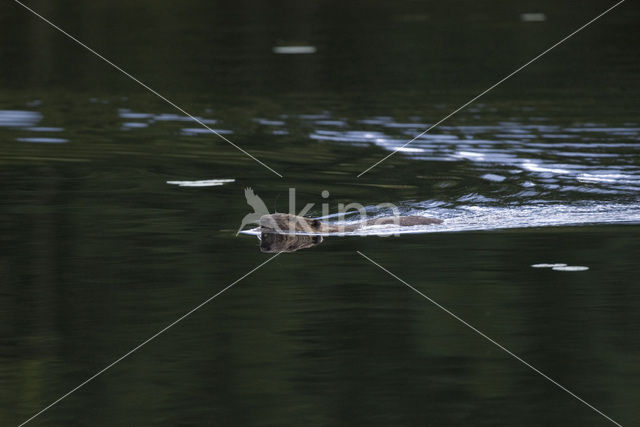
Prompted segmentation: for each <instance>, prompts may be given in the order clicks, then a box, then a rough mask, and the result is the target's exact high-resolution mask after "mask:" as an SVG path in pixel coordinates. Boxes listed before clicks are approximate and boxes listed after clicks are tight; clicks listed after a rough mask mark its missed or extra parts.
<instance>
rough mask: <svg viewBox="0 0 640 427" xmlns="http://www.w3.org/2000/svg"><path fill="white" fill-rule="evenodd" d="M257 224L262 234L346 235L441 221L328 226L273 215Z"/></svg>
mask: <svg viewBox="0 0 640 427" xmlns="http://www.w3.org/2000/svg"><path fill="white" fill-rule="evenodd" d="M259 224H260V230H261V232H263V233H280V234H286V233H290V234H293V233H296V232H302V233H347V232H352V231H356V230H359V229H361V228H362V227H366V226H371V225H384V224H390V225H399V226H403V227H408V226H412V225H432V224H442V220H441V219H438V218H430V217H426V216H417V215H407V216H387V217H381V218H372V219H368V220H365V221H360V222H356V223H353V224H328V223H326V222H322V221H320V220H318V219H313V218H305V217H302V216H297V215H291V214H285V213H275V214H271V215H263V216H262V217H260V221H259Z"/></svg>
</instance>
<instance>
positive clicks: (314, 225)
mask: <svg viewBox="0 0 640 427" xmlns="http://www.w3.org/2000/svg"><path fill="white" fill-rule="evenodd" d="M311 226H312V227H313V228H318V227H320V221H318V220H317V219H314V220H313V221H311Z"/></svg>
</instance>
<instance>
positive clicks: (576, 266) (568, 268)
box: [552, 265, 589, 271]
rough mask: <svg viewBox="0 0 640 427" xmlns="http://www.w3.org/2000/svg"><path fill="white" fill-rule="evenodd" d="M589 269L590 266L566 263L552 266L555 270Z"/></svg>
mask: <svg viewBox="0 0 640 427" xmlns="http://www.w3.org/2000/svg"><path fill="white" fill-rule="evenodd" d="M588 269H589V267H585V266H584V265H565V266H559V267H553V268H552V270H555V271H587V270H588Z"/></svg>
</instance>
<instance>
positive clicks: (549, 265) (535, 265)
mask: <svg viewBox="0 0 640 427" xmlns="http://www.w3.org/2000/svg"><path fill="white" fill-rule="evenodd" d="M566 266H567V264H533V265H532V266H531V267H533V268H557V267H566Z"/></svg>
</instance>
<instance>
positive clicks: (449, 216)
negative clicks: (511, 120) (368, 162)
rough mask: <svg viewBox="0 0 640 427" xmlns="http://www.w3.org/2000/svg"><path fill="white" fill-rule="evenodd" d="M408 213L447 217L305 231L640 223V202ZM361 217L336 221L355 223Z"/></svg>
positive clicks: (422, 230) (425, 230)
mask: <svg viewBox="0 0 640 427" xmlns="http://www.w3.org/2000/svg"><path fill="white" fill-rule="evenodd" d="M403 214H406V215H409V214H410V215H426V216H432V217H437V218H440V219H442V220H444V223H442V224H435V225H417V226H410V227H400V226H396V225H390V224H385V225H375V226H367V227H363V228H362V229H360V230H357V231H352V232H345V233H303V232H296V233H294V234H301V235H304V234H307V235H319V236H376V235H396V234H422V233H442V232H456V231H483V230H500V229H516V228H531V227H554V226H574V225H587V224H591V225H596V224H623V223H626V224H634V223H635V224H640V205H638V204H607V203H597V202H593V203H591V202H590V203H584V204H580V205H573V204H572V205H560V204H544V205H521V206H509V207H493V206H480V205H470V206H458V207H455V208H431V209H429V210H428V211H419V210H416V209H412V210H411V211H410V212H403ZM357 222H358V221H344V222H334V223H332V224H335V225H340V224H345V225H346V224H354V223H357ZM241 233H243V234H249V235H260V229H259V228H254V229H251V230H244V231H241Z"/></svg>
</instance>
